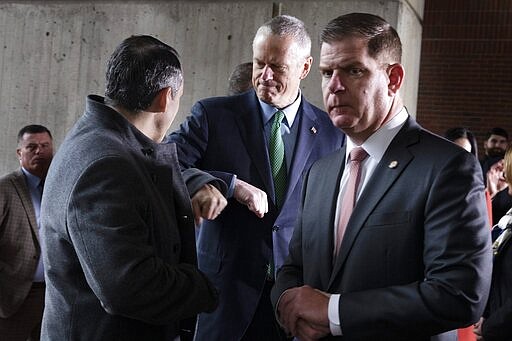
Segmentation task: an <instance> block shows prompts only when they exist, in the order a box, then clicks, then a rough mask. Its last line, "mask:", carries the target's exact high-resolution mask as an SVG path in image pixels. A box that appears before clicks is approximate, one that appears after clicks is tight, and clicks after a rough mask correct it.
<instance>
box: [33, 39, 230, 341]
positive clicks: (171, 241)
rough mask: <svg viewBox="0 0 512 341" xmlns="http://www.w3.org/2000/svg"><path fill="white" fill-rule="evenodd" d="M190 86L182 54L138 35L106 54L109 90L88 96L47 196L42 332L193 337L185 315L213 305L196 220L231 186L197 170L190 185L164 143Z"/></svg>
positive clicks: (212, 210) (52, 335)
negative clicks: (185, 324) (185, 326)
mask: <svg viewBox="0 0 512 341" xmlns="http://www.w3.org/2000/svg"><path fill="white" fill-rule="evenodd" d="M182 93H183V74H182V69H181V63H180V61H179V59H178V55H177V52H176V51H175V50H174V49H173V48H172V47H170V46H169V45H167V44H165V43H163V42H161V41H159V40H158V39H156V38H153V37H150V36H132V37H130V38H127V39H125V40H124V41H123V42H122V43H121V44H120V45H119V46H118V47H117V48H116V49H115V51H114V53H113V54H112V55H111V57H110V59H109V61H108V64H107V73H106V90H105V98H104V97H101V96H96V95H90V96H88V97H87V102H86V108H85V113H84V114H83V115H82V117H80V119H79V120H78V121H77V122H76V124H75V125H74V127H73V128H72V130H71V131H70V132H69V133H68V135H67V136H66V139H65V140H64V142H63V143H62V145H61V147H60V148H59V151H58V152H57V154H56V155H55V158H54V160H53V163H52V166H51V167H50V169H49V171H48V176H47V179H46V184H45V191H44V195H43V205H42V208H41V218H42V225H43V238H42V240H43V243H42V244H43V259H44V264H45V277H46V281H47V291H46V302H45V310H44V316H43V326H42V339H43V340H52V341H53V340H74V341H76V340H87V341H89V340H134V341H135V340H136V341H140V340H151V341H159V340H162V341H163V340H165V341H172V340H175V339H176V338H177V337H178V335H180V336H182V337H186V338H182V340H189V339H191V336H192V335H190V334H191V333H190V331H189V332H188V333H184V332H186V331H184V330H180V327H181V326H180V322H181V321H182V320H184V319H187V318H193V317H195V315H196V314H197V313H199V312H201V311H211V310H213V309H215V307H216V305H217V294H216V290H215V288H213V286H212V285H211V284H210V282H209V281H208V279H207V278H206V276H205V275H204V274H203V273H201V272H200V271H199V270H198V269H197V264H196V249H195V238H194V216H195V217H196V219H199V217H200V216H202V217H204V218H209V219H213V218H215V217H216V216H217V215H218V213H219V212H220V210H222V208H223V207H224V206H225V205H226V200H225V198H224V197H223V195H222V194H221V193H220V192H219V191H218V190H217V189H216V188H215V187H213V186H212V185H216V186H219V188H220V189H224V190H225V189H226V188H225V187H226V186H225V184H224V186H222V185H223V183H222V181H220V180H217V179H215V178H213V177H212V176H211V175H209V174H207V173H204V172H201V171H198V170H194V169H191V170H189V171H188V172H186V174H185V175H186V178H185V180H187V185H188V190H187V187H185V181H184V178H183V177H182V174H181V170H180V168H179V164H178V159H177V155H176V147H175V145H173V144H162V143H160V142H161V141H162V139H163V138H164V136H165V134H166V132H167V130H168V129H169V126H170V125H171V122H172V120H173V119H174V117H175V115H176V112H177V110H178V107H179V103H180V98H181V95H182ZM189 193H190V194H189ZM189 195H193V199H192V204H191V202H190V197H189ZM192 332H193V330H192Z"/></svg>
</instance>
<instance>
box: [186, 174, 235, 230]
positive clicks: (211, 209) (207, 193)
mask: <svg viewBox="0 0 512 341" xmlns="http://www.w3.org/2000/svg"><path fill="white" fill-rule="evenodd" d="M227 203H228V202H227V200H226V198H224V196H223V195H222V193H221V192H220V191H219V190H218V189H217V188H216V187H215V186H213V185H210V184H206V185H204V186H203V187H201V189H200V190H199V191H197V192H196V194H194V196H193V197H192V210H193V212H194V219H195V223H196V226H198V225H199V224H200V223H201V218H205V219H215V218H217V217H218V216H219V214H220V212H222V210H223V209H224V207H226V205H227Z"/></svg>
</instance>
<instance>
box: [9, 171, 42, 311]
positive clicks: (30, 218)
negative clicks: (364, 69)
mask: <svg viewBox="0 0 512 341" xmlns="http://www.w3.org/2000/svg"><path fill="white" fill-rule="evenodd" d="M40 254H41V247H40V246H39V236H38V227H37V222H36V216H35V212H34V206H33V204H32V199H31V198H30V192H29V189H28V187H27V183H26V180H25V175H24V174H23V172H22V171H21V169H19V170H17V171H14V172H12V173H10V174H7V175H5V176H3V177H2V178H0V317H1V318H7V317H9V316H11V315H13V314H14V313H15V312H16V311H18V309H19V307H20V306H21V304H22V303H23V301H25V298H26V297H27V295H28V292H29V290H30V287H31V286H32V281H33V279H34V273H35V271H36V268H37V263H38V262H39V257H40Z"/></svg>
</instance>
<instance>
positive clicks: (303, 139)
mask: <svg viewBox="0 0 512 341" xmlns="http://www.w3.org/2000/svg"><path fill="white" fill-rule="evenodd" d="M296 119H300V120H301V122H300V128H299V131H298V134H297V142H296V143H295V148H294V151H293V158H292V164H291V167H290V170H291V171H290V174H289V175H288V186H287V192H286V198H288V196H289V195H291V193H293V191H294V189H295V187H296V186H297V183H298V182H299V179H300V178H301V176H302V174H303V172H304V170H305V168H306V165H307V163H308V160H309V156H310V154H311V151H312V150H313V147H314V145H315V139H316V138H317V135H318V134H321V133H322V132H321V131H320V132H317V130H316V129H317V128H315V125H316V117H315V115H314V114H313V110H311V107H310V105H309V103H308V102H306V99H305V98H304V97H302V104H301V107H300V108H299V111H298V112H297V117H296Z"/></svg>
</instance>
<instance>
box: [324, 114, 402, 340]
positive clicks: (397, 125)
mask: <svg viewBox="0 0 512 341" xmlns="http://www.w3.org/2000/svg"><path fill="white" fill-rule="evenodd" d="M408 117H409V114H408V113H407V110H406V109H405V108H403V109H402V110H401V111H400V112H399V113H398V114H396V115H395V116H394V117H393V118H392V119H391V120H389V121H388V122H386V124H384V125H383V126H382V127H380V128H379V130H377V131H376V132H375V133H373V135H371V136H370V137H369V138H368V139H366V141H364V143H363V144H362V145H361V147H363V149H364V150H365V151H366V153H368V157H367V158H366V159H364V160H363V161H362V163H361V179H360V182H359V188H358V189H357V193H356V203H357V200H358V199H359V197H360V195H361V193H362V192H363V190H364V188H365V187H366V185H367V184H368V181H369V179H370V177H371V175H372V174H373V171H374V170H375V168H377V165H378V164H379V162H380V160H381V159H382V156H383V155H384V153H385V152H386V150H387V149H388V147H389V145H390V144H391V141H392V140H393V138H394V137H395V136H396V134H398V131H399V130H400V129H401V128H402V126H403V125H404V124H405V121H406V120H407V118H408ZM355 147H357V145H356V144H355V143H354V142H353V141H352V140H350V137H348V136H347V148H346V154H345V160H348V157H349V155H350V152H351V151H352V149H354V148H355ZM349 168H350V167H345V169H344V171H343V175H342V177H341V183H340V191H339V193H338V201H337V204H336V216H335V218H334V226H333V230H334V240H336V234H337V232H338V228H337V226H338V221H339V217H340V212H341V204H342V203H341V201H342V198H343V194H344V192H345V189H346V187H347V182H348V176H349ZM339 303H340V294H332V295H331V297H330V299H329V310H328V315H329V327H330V329H331V333H332V335H343V334H342V330H341V321H340V316H339Z"/></svg>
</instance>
